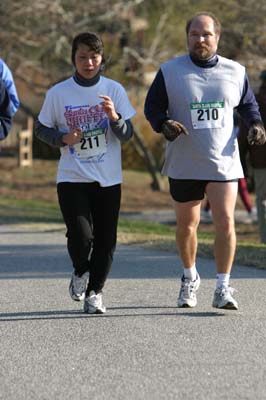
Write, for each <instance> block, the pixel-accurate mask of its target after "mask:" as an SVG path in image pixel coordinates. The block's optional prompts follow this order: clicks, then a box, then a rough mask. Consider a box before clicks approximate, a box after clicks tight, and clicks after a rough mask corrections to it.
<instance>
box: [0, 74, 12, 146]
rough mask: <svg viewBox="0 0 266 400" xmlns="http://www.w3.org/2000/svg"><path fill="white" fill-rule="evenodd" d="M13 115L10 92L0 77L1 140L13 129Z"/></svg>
mask: <svg viewBox="0 0 266 400" xmlns="http://www.w3.org/2000/svg"><path fill="white" fill-rule="evenodd" d="M11 125H12V117H11V108H10V99H9V94H8V91H7V89H6V87H5V86H4V84H3V82H2V81H1V79H0V140H3V139H5V138H6V137H7V135H8V132H9V131H10V129H11Z"/></svg>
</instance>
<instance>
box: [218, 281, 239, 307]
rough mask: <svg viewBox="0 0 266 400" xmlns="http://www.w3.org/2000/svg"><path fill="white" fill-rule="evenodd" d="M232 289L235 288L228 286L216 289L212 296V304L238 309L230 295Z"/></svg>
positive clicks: (232, 291)
mask: <svg viewBox="0 0 266 400" xmlns="http://www.w3.org/2000/svg"><path fill="white" fill-rule="evenodd" d="M234 291H235V289H233V288H231V287H230V286H228V287H223V288H219V289H216V290H215V292H214V296H213V301H212V306H213V307H215V308H223V309H226V310H238V304H237V302H236V301H235V299H234V298H233V297H232V294H233V293H234Z"/></svg>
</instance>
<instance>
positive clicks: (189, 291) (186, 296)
mask: <svg viewBox="0 0 266 400" xmlns="http://www.w3.org/2000/svg"><path fill="white" fill-rule="evenodd" d="M199 286H200V276H199V274H198V273H197V277H196V279H195V281H192V280H191V279H187V278H185V277H184V275H183V276H182V279H181V288H180V292H179V296H178V299H177V307H196V305H197V297H196V291H197V290H198V288H199Z"/></svg>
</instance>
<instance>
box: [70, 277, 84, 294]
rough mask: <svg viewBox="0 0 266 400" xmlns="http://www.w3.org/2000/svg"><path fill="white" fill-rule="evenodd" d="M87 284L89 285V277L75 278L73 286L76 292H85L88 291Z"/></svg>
mask: <svg viewBox="0 0 266 400" xmlns="http://www.w3.org/2000/svg"><path fill="white" fill-rule="evenodd" d="M86 283H87V276H84V275H82V276H80V277H79V276H75V277H74V280H73V286H74V290H75V292H80V291H81V292H84V290H85V289H86Z"/></svg>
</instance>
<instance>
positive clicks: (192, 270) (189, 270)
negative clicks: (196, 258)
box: [184, 264, 197, 281]
mask: <svg viewBox="0 0 266 400" xmlns="http://www.w3.org/2000/svg"><path fill="white" fill-rule="evenodd" d="M184 277H185V278H187V279H190V280H191V281H195V280H196V278H197V269H196V264H194V265H192V267H184Z"/></svg>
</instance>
